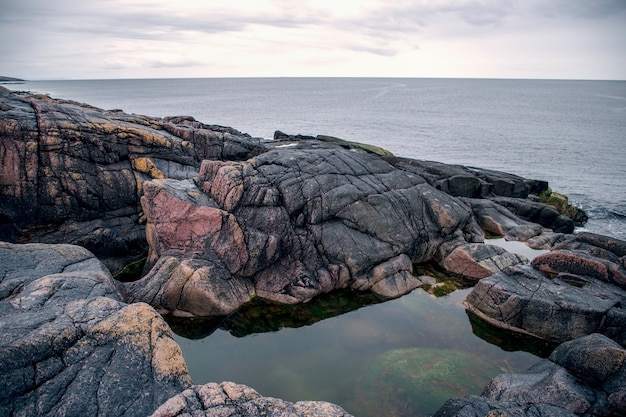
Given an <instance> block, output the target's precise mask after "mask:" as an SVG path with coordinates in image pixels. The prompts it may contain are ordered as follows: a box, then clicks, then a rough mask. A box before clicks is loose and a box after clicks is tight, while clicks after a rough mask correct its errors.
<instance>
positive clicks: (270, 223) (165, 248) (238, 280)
mask: <svg viewBox="0 0 626 417" xmlns="http://www.w3.org/2000/svg"><path fill="white" fill-rule="evenodd" d="M142 203H143V207H144V212H145V214H146V217H147V226H146V230H147V236H148V242H149V244H150V256H149V258H148V259H149V261H148V265H149V266H150V265H153V264H154V265H155V268H154V269H153V271H151V272H150V273H149V274H148V275H146V276H145V277H144V278H142V279H141V280H139V281H136V282H133V283H129V284H128V285H127V292H128V294H129V297H130V299H131V300H133V301H141V300H144V301H147V302H150V303H152V305H154V306H155V307H156V308H157V309H159V310H161V311H167V312H171V313H174V314H180V315H186V314H194V315H207V313H209V311H208V309H210V307H209V306H208V305H207V303H210V304H212V303H213V300H217V299H219V300H220V305H219V308H217V309H216V312H219V314H228V313H229V312H232V311H234V310H236V309H237V308H238V307H239V306H240V305H241V304H243V303H244V302H246V301H248V300H249V299H250V298H252V296H260V297H262V298H266V299H269V300H273V301H277V302H281V303H288V304H293V303H297V302H304V301H308V300H310V299H311V298H313V297H314V296H316V295H319V294H322V293H327V292H329V291H332V290H334V289H339V288H352V289H356V290H372V291H374V292H376V293H378V294H381V295H383V296H386V297H396V296H399V295H401V294H404V293H406V292H408V291H410V290H412V289H414V288H416V287H417V286H419V285H422V284H423V282H422V281H421V280H420V278H419V277H417V276H415V275H413V274H412V268H413V263H420V262H426V261H430V260H433V259H434V258H435V256H436V255H438V253H439V247H440V245H441V244H442V243H444V242H448V241H451V240H455V239H457V240H461V241H463V242H465V239H475V238H476V230H475V223H474V222H473V217H472V213H471V211H470V210H469V208H468V207H467V206H466V205H464V204H463V203H461V202H459V201H458V200H456V199H455V198H453V197H451V196H449V195H448V194H445V193H443V192H441V191H438V190H436V189H434V188H433V187H432V186H430V185H429V184H428V183H427V182H426V181H425V180H424V179H423V178H421V177H420V176H418V175H415V174H413V173H409V172H407V171H404V170H399V169H396V168H395V167H393V166H392V165H390V164H388V163H387V162H385V161H384V160H383V159H381V158H380V157H378V156H376V155H373V154H370V153H366V152H362V151H356V150H346V149H343V148H342V147H339V146H336V145H334V144H331V145H326V146H322V145H320V144H317V146H316V147H315V148H311V147H310V146H308V145H306V144H299V146H295V147H289V148H285V149H276V150H273V151H269V152H266V153H264V154H262V155H259V156H257V157H255V158H253V159H250V160H248V161H245V162H221V161H204V162H203V164H202V167H201V170H200V175H199V177H198V180H197V181H196V182H195V183H193V182H191V181H186V182H185V181H169V180H155V181H150V182H147V183H145V184H144V197H143V199H142ZM163 257H167V258H168V259H170V261H168V262H169V263H168V265H170V266H172V267H171V268H164V265H163V262H159V263H157V260H158V259H159V258H163ZM172 258H176V259H179V260H180V261H179V264H180V267H179V266H176V267H174V266H173V265H174V263H173V262H174V261H173V260H171V259H172ZM191 258H193V261H188V260H189V259H191ZM192 264H193V265H195V267H194V268H195V269H194V268H190V267H191V265H192ZM182 265H185V268H186V269H184V268H183V267H182ZM181 268H183V269H184V270H185V271H187V272H184V273H183V272H182V271H183V269H181ZM205 271H206V272H205ZM209 271H210V272H209ZM164 274H165V275H166V277H165V278H164V277H163V275H164ZM183 276H184V277H188V278H183ZM167 281H177V282H179V283H182V282H185V283H186V284H185V286H184V288H185V291H188V294H187V295H185V294H183V293H181V291H180V289H182V288H183V287H182V286H181V285H180V284H176V285H173V286H169V288H167V289H166V288H164V282H167ZM192 288H195V289H192ZM200 293H203V294H206V295H205V300H207V303H204V305H203V303H201V302H199V299H198V297H200V296H199V295H198V294H200ZM191 294H195V295H194V296H192V295H191ZM226 294H229V295H226ZM193 297H196V299H195V300H194V299H193Z"/></svg>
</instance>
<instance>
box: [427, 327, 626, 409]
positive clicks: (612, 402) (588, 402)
mask: <svg viewBox="0 0 626 417" xmlns="http://www.w3.org/2000/svg"><path fill="white" fill-rule="evenodd" d="M624 410H626V350H625V349H624V348H623V347H622V346H620V345H619V344H617V343H615V341H613V340H611V339H609V338H607V337H605V336H603V335H600V334H590V335H588V336H584V337H581V338H578V339H575V340H572V341H569V342H565V343H563V344H561V345H560V346H558V347H557V348H556V349H555V350H554V352H553V353H552V354H551V355H550V357H549V358H548V359H544V360H542V361H541V362H539V363H538V364H537V365H535V366H533V367H532V368H530V369H529V370H527V371H526V372H523V373H519V374H502V375H499V376H497V377H495V378H494V379H493V380H491V382H490V383H489V384H488V385H487V386H486V387H485V389H484V390H483V393H482V394H481V396H470V397H462V398H453V399H451V400H449V401H447V402H446V404H444V406H443V407H442V408H441V409H439V411H437V413H436V414H435V417H444V416H447V417H453V416H454V417H465V416H486V415H489V416H502V417H514V416H520V417H521V416H533V417H548V416H550V417H552V416H554V417H573V416H607V417H608V416H611V417H619V416H623V415H624Z"/></svg>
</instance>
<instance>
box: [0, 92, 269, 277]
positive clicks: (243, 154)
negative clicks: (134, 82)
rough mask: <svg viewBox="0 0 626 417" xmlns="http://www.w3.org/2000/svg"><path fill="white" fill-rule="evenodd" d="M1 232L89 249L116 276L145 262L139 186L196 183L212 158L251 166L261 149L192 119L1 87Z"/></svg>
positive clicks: (254, 142) (238, 135)
mask: <svg viewBox="0 0 626 417" xmlns="http://www.w3.org/2000/svg"><path fill="white" fill-rule="evenodd" d="M0 139H1V140H0V197H1V198H0V217H1V218H3V219H5V220H3V221H2V223H4V224H9V225H11V228H7V227H5V228H4V230H5V231H4V232H2V231H1V230H0V235H1V236H2V237H3V238H10V239H11V240H12V241H13V242H17V241H18V240H20V241H30V242H42V243H72V244H77V245H81V246H84V247H86V248H88V249H89V250H91V251H92V252H93V253H94V254H96V255H97V256H98V257H99V258H101V259H102V260H103V261H104V262H105V264H106V265H107V266H108V267H109V268H110V269H111V270H113V271H118V270H120V269H121V267H122V266H123V265H124V264H125V263H128V262H130V261H131V260H135V259H138V258H140V257H143V256H145V251H146V244H145V232H144V224H143V221H142V215H141V205H140V197H141V195H142V193H143V182H144V181H145V180H148V179H155V178H176V179H185V178H191V177H194V176H196V175H197V174H198V169H199V167H200V162H201V161H202V160H203V159H206V158H218V157H219V158H222V159H238V158H243V159H247V158H249V157H251V156H254V155H257V154H259V153H261V152H265V151H266V150H267V147H266V146H265V145H263V144H262V143H261V142H260V141H259V140H258V139H252V138H250V137H249V136H248V135H244V134H242V133H240V132H237V131H236V130H234V129H230V128H224V127H221V126H208V125H204V124H202V123H199V122H196V121H195V120H193V119H192V118H189V117H178V118H167V119H158V118H149V117H145V116H139V115H129V114H126V113H123V112H121V111H105V110H101V109H97V108H94V107H91V106H88V105H86V104H80V103H76V102H71V101H63V100H53V99H51V98H49V97H46V96H36V95H24V94H22V95H18V94H15V93H11V92H9V91H8V90H6V89H4V88H2V87H0Z"/></svg>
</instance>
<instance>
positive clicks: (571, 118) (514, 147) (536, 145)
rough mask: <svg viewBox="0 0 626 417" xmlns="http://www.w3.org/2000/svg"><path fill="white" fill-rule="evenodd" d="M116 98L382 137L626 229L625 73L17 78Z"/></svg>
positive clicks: (256, 128) (39, 86)
mask: <svg viewBox="0 0 626 417" xmlns="http://www.w3.org/2000/svg"><path fill="white" fill-rule="evenodd" d="M6 86H7V87H9V88H12V89H16V90H31V91H37V92H41V93H47V94H50V95H51V96H53V97H57V98H65V99H73V100H77V101H81V102H85V103H89V104H91V105H94V106H97V107H102V108H105V109H113V108H116V109H122V110H124V111H126V112H133V113H140V114H145V115H150V116H174V115H190V116H193V117H195V118H196V119H197V120H199V121H202V122H205V123H209V124H221V125H226V126H231V127H234V128H236V129H238V130H241V131H243V132H246V133H249V134H251V135H252V136H256V137H263V138H271V137H272V136H273V133H274V131H275V130H282V131H284V132H286V133H291V134H309V135H318V134H325V135H331V136H337V137H341V138H343V139H347V140H353V141H360V142H365V143H370V144H375V145H379V146H382V147H384V148H387V149H389V150H390V151H392V152H394V153H395V154H396V155H399V156H406V157H411V158H417V159H426V160H435V161H440V162H445V163H452V164H463V165H470V166H477V167H482V168H490V169H496V170H502V171H507V172H511V173H514V174H518V175H521V176H524V177H528V178H536V179H543V180H547V181H549V182H550V185H551V187H552V189H553V190H555V191H558V192H561V193H564V194H567V195H568V196H569V197H570V200H571V201H572V202H573V203H575V204H577V205H579V206H581V207H582V208H583V209H585V210H586V211H587V212H588V214H589V215H590V221H589V222H588V224H587V225H586V227H585V228H586V229H587V230H589V231H593V232H597V233H602V234H606V235H610V236H614V237H618V238H621V239H626V186H625V180H626V81H553V80H477V79H386V78H257V79H253V78H249V79H248V78H246V79H232V78H231V79H165V80H155V79H150V80H89V81H33V82H27V83H24V84H7V85H6Z"/></svg>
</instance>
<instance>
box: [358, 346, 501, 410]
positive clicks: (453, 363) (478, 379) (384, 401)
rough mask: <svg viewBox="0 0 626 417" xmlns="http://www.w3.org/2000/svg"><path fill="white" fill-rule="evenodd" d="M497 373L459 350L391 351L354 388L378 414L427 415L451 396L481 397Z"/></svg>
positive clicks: (416, 349) (494, 367) (370, 368)
mask: <svg viewBox="0 0 626 417" xmlns="http://www.w3.org/2000/svg"><path fill="white" fill-rule="evenodd" d="M477 365H478V366H477ZM500 372H501V370H500V369H499V368H498V367H497V366H495V365H493V364H489V363H488V362H487V361H485V360H483V359H482V358H480V357H477V356H475V355H472V354H469V353H466V352H461V351H459V350H454V349H432V348H419V349H418V348H406V349H394V350H390V351H387V352H386V353H384V354H383V355H381V356H380V357H379V358H378V359H377V360H376V361H375V362H373V363H372V364H371V366H370V367H369V369H368V370H367V372H366V373H365V375H364V376H363V377H362V380H361V381H362V382H361V384H360V385H359V387H358V388H357V389H358V391H359V394H360V398H361V400H362V401H364V402H365V403H367V405H368V407H370V409H376V410H378V412H379V415H387V416H409V415H411V416H415V415H428V414H430V413H433V412H435V411H436V410H437V409H438V408H439V407H441V405H443V403H444V402H445V401H446V400H448V399H450V398H452V397H455V396H463V395H471V394H480V392H481V391H482V389H483V387H484V386H485V385H486V384H487V383H488V382H489V380H490V379H491V378H493V377H494V376H495V375H497V374H499V373H500Z"/></svg>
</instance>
